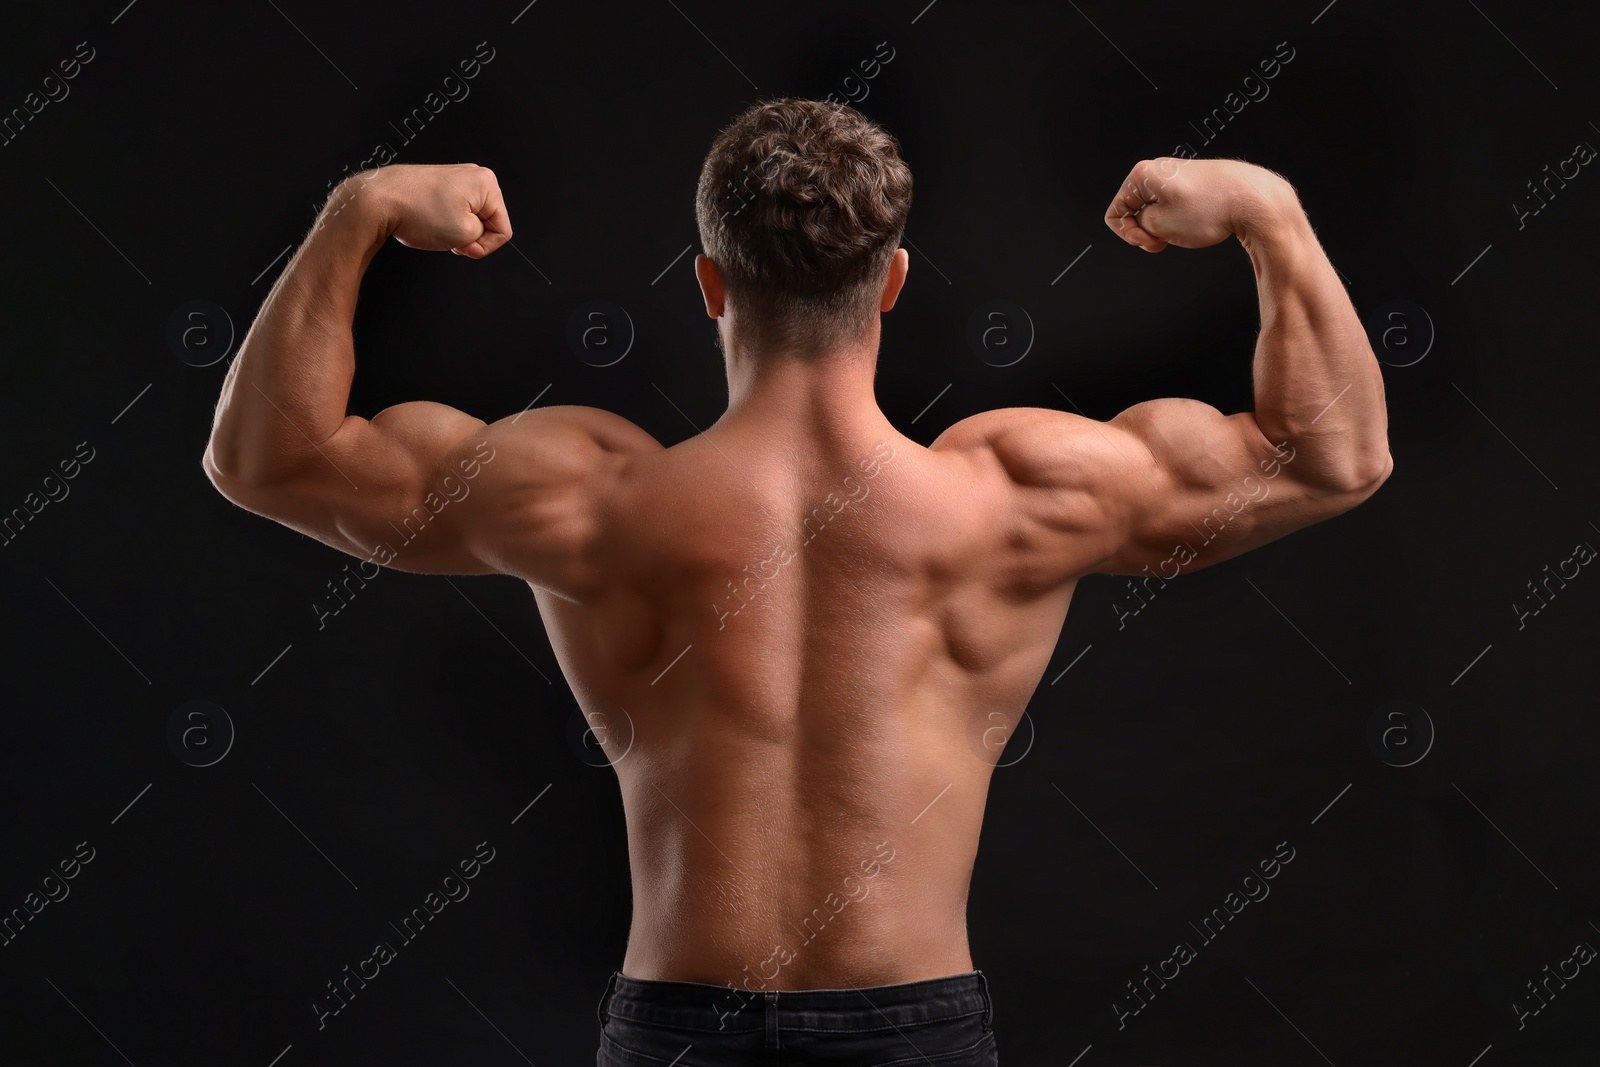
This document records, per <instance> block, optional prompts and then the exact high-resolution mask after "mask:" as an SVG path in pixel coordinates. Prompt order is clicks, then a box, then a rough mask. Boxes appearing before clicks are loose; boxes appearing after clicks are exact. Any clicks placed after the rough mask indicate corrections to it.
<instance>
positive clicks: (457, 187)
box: [202, 164, 661, 594]
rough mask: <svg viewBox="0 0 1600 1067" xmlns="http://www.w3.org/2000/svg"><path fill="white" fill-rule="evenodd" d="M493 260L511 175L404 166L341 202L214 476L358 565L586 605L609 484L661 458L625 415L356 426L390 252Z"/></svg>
mask: <svg viewBox="0 0 1600 1067" xmlns="http://www.w3.org/2000/svg"><path fill="white" fill-rule="evenodd" d="M391 236H392V237H395V238H396V239H398V240H399V241H400V242H401V243H402V244H406V245H408V246H410V247H413V248H421V249H427V250H434V251H443V250H446V249H449V250H451V251H455V252H457V253H458V254H461V255H466V256H468V257H470V258H474V259H480V258H482V257H483V256H485V255H488V254H489V253H490V252H493V251H494V250H495V249H496V248H498V247H499V246H500V245H501V244H504V243H505V241H507V240H509V239H510V236H511V226H510V222H509V219H508V218H507V215H506V210H505V205H504V203H503V201H502V199H501V195H500V190H499V187H498V185H497V184H496V182H495V180H494V175H493V174H492V173H490V172H489V171H488V170H486V169H484V168H482V167H476V166H473V165H471V164H464V165H460V166H442V167H434V166H397V167H388V168H382V169H380V170H378V171H368V172H364V173H363V174H360V175H356V176H354V177H352V178H350V179H347V180H346V181H345V182H343V183H341V185H340V186H339V187H338V188H336V189H335V191H334V194H333V195H332V196H330V198H329V200H328V204H327V206H325V207H324V208H323V211H322V212H321V214H320V215H319V216H318V218H317V222H316V225H315V226H314V228H313V230H312V232H311V234H310V235H309V236H308V237H307V238H306V240H305V241H304V242H303V243H302V244H301V246H300V248H299V249H298V250H297V251H296V252H295V254H294V256H293V257H292V258H291V259H290V261H289V264H288V266H287V267H286V268H285V269H284V272H283V274H282V275H281V276H280V277H279V279H278V281H277V283H276V284H275V285H274V286H273V289H272V291H271V293H270V294H268V297H267V299H266V302H265V303H264V304H263V305H262V308H261V311H260V313H259V314H258V315H257V317H256V320H255V322H254V324H253V325H252V326H251V328H250V332H249V334H248V335H247V336H246V338H245V341H244V343H243V345H242V346H241V347H240V350H239V353H238V355H237V356H236V357H235V358H234V361H233V364H232V366H231V367H230V368H229V370H228V375H227V379H226V381H225V382H224V385H223V389H222V397H221V400H220V401H219V403H218V405H217V411H216V418H215V422H214V424H213V428H212V434H211V440H210V442H209V444H208V446H207V448H206V452H205V456H204V458H203V461H202V462H203V466H204V467H205V470H206V473H207V475H208V476H209V477H210V479H211V481H212V483H213V484H214V485H215V486H216V487H217V489H218V490H219V491H220V492H222V493H223V495H224V496H226V497H228V498H229V499H230V500H232V501H234V502H235V503H237V504H239V505H240V506H242V507H244V508H246V509H247V510H249V511H252V512H255V513H257V514H260V515H264V516H266V517H268V518H271V519H274V520H275V521H278V522H280V523H283V524H284V525H286V526H289V527H292V528H293V529H296V530H299V531H300V532H302V533H305V534H307V535H308V536H311V537H314V538H316V539H317V540H319V541H322V542H323V543H324V544H327V545H330V546H332V547H334V548H337V549H340V550H341V551H344V552H348V553H350V554H351V555H356V556H362V557H366V558H370V559H372V560H373V561H374V562H376V563H379V564H382V565H387V566H391V567H395V568H397V569H401V570H410V571H417V572H421V573H450V574H484V573H497V572H504V573H513V574H518V575H519V576H521V577H524V578H527V579H528V580H529V581H532V582H534V583H535V584H537V585H542V586H545V587H548V588H552V589H555V590H557V591H562V592H568V593H571V594H576V593H577V592H578V587H579V586H581V585H583V584H584V581H583V579H584V576H583V575H582V574H581V571H582V559H581V557H582V555H583V548H584V546H585V544H586V543H587V540H588V539H589V538H590V537H592V534H593V530H594V527H595V522H594V519H595V516H594V514H593V497H594V493H593V492H592V489H593V482H594V479H595V478H596V477H597V476H603V473H604V468H606V467H608V466H612V465H614V464H615V463H616V462H618V461H620V460H621V459H622V458H623V457H625V456H626V455H628V454H630V453H633V452H639V451H646V450H653V449H659V448H660V447H661V446H660V445H659V444H658V443H657V442H655V440H654V439H653V438H651V437H650V436H649V435H648V434H646V433H645V432H644V431H643V430H641V429H639V428H638V427H636V426H634V425H633V424H632V423H629V422H628V421H627V420H625V419H622V418H621V417H619V416H616V415H613V414H611V413H609V412H604V411H600V410H598V409H594V408H583V407H551V408H541V409H537V410H534V411H527V412H524V413H521V414H519V415H516V416H511V417H509V418H506V419H502V420H500V421H499V422H497V423H495V424H493V425H489V424H486V423H485V422H484V421H483V420H481V419H477V418H474V417H472V416H470V415H467V414H466V413H464V412H461V411H458V410H456V409H454V408H452V407H449V406H447V405H444V404H436V403H431V402H428V401H414V402H410V403H404V404H397V405H395V406H393V407H389V408H386V409H384V410H383V411H380V412H379V413H378V414H377V415H375V416H374V417H373V418H371V419H370V420H369V419H366V418H362V417H360V416H356V415H349V414H347V413H346V409H347V406H348V403H349V396H350V384H351V381H352V380H353V378H354V375H355V344H354V338H353V335H352V333H351V326H352V323H353V321H354V317H355V307H356V298H357V293H358V291H359V288H360V284H361V278H362V276H363V274H364V273H365V271H366V268H367V266H368V265H369V264H370V263H371V262H372V258H373V256H375V255H376V254H377V253H378V251H379V249H381V248H382V247H383V245H384V244H385V243H386V242H387V240H388V239H389V238H390V237H391Z"/></svg>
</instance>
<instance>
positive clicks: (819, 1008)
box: [595, 971, 999, 1067]
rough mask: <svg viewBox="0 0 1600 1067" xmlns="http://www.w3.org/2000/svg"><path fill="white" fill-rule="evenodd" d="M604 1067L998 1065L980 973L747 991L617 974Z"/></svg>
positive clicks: (598, 1060)
mask: <svg viewBox="0 0 1600 1067" xmlns="http://www.w3.org/2000/svg"><path fill="white" fill-rule="evenodd" d="M596 1014H597V1015H598V1017H599V1019H600V1051H599V1053H598V1054H596V1056H595V1064H596V1065H597V1067H734V1065H737V1067H776V1065H779V1064H782V1065H785V1067H788V1065H800V1064H840V1065H843V1064H849V1065H851V1067H899V1065H902V1064H903V1065H905V1067H912V1065H916V1064H927V1063H931V1064H937V1065H939V1067H998V1064H999V1059H998V1054H997V1052H996V1049H995V1037H994V1026H993V1023H994V1006H993V1004H992V1003H991V1002H990V1000H989V986H988V981H987V980H986V979H985V978H984V976H983V972H982V971H968V972H966V973H965V974H953V975H949V976H947V977H944V978H929V979H926V980H924V981H920V982H905V983H901V984H898V985H884V986H866V987H864V988H859V989H857V988H852V989H802V990H794V991H787V990H767V991H764V992H746V991H744V990H739V989H735V988H733V987H731V986H716V985H707V984H704V983H701V982H657V981H648V980H645V979H640V978H629V977H627V976H626V975H623V974H622V973H620V972H614V973H613V974H612V975H611V978H610V981H609V982H608V983H607V984H606V991H605V995H604V996H602V997H601V998H600V1006H599V1008H598V1010H597V1012H596Z"/></svg>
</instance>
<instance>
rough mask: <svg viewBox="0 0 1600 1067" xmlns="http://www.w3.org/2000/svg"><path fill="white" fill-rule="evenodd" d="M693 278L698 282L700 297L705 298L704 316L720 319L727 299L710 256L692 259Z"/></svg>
mask: <svg viewBox="0 0 1600 1067" xmlns="http://www.w3.org/2000/svg"><path fill="white" fill-rule="evenodd" d="M694 276H695V277H696V278H698V279H699V280H700V295H701V296H703V297H705V298H706V314H707V315H709V316H711V317H712V318H714V319H719V318H721V317H722V308H723V305H724V303H725V302H726V299H727V297H726V296H725V294H724V293H723V291H722V275H720V274H718V273H717V265H716V264H715V263H713V262H711V257H710V256H704V255H701V256H695V257H694Z"/></svg>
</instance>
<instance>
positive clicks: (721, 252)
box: [695, 99, 911, 356]
mask: <svg viewBox="0 0 1600 1067" xmlns="http://www.w3.org/2000/svg"><path fill="white" fill-rule="evenodd" d="M910 208H911V170H910V168H908V167H907V166H906V164H905V162H904V161H903V160H901V158H900V145H899V142H898V141H896V140H895V139H894V138H893V137H892V136H890V135H889V133H887V132H886V131H885V130H884V129H883V128H882V127H880V126H879V125H877V124H876V123H874V122H872V121H871V120H870V119H868V118H867V117H866V116H865V115H863V114H861V112H859V111H857V110H856V109H855V108H852V107H848V106H846V105H843V104H831V103H823V102H821V101H816V100H797V99H783V100H774V101H770V102H768V103H763V104H757V105H756V106H754V107H752V108H751V109H750V110H748V111H746V112H745V113H744V114H742V115H740V116H739V117H738V118H737V119H735V120H734V121H733V122H732V124H730V125H729V126H728V127H727V128H725V129H724V130H723V131H722V132H721V133H719V134H718V135H717V138H716V140H715V141H714V142H713V143H712V146H711V151H710V153H709V154H708V155H707V156H706V161H705V165H704V166H703V167H702V168H701V171H700V185H699V189H698V191H697V194H696V197H695V214H696V217H697V218H698V220H699V223H700V242H701V244H702V245H703V246H704V248H705V256H704V257H701V258H700V259H698V260H697V261H696V264H695V269H696V273H697V274H698V275H699V277H700V284H701V288H702V290H703V291H704V292H705V296H706V307H707V311H709V312H710V313H711V314H713V315H719V314H721V313H724V312H725V313H727V314H728V316H729V317H730V318H731V319H732V320H734V322H733V325H735V326H736V327H737V329H738V331H739V334H740V336H741V337H742V338H744V339H745V340H746V341H747V342H748V344H749V347H750V348H751V350H752V351H756V352H784V353H788V354H793V355H797V356H819V355H822V354H825V353H827V352H830V351H834V350H837V349H839V348H840V347H844V346H849V345H852V344H854V343H858V342H860V341H861V340H863V339H865V337H866V336H867V335H868V334H869V333H870V332H871V330H872V328H873V326H874V324H875V321H876V316H877V314H878V312H879V311H887V310H888V309H889V307H890V306H892V305H893V303H894V298H895V296H896V295H897V294H898V291H899V283H900V281H901V280H903V278H904V273H905V259H906V257H905V256H904V254H903V253H901V254H898V255H897V252H898V250H899V247H900V237H901V235H902V233H903V232H904V230H905V222H906V213H907V212H908V211H909V210H910ZM891 266H893V267H894V268H895V270H894V271H893V272H891ZM891 274H892V275H893V276H892V277H891ZM718 339H719V343H720V341H721V332H720V330H719V334H718Z"/></svg>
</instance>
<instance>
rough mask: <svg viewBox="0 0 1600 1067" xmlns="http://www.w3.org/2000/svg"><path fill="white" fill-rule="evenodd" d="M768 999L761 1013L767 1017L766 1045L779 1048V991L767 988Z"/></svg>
mask: <svg viewBox="0 0 1600 1067" xmlns="http://www.w3.org/2000/svg"><path fill="white" fill-rule="evenodd" d="M766 1000H767V1003H766V1005H765V1008H764V1009H763V1011H762V1013H761V1014H762V1015H763V1017H764V1018H765V1022H766V1030H767V1040H766V1044H765V1047H766V1048H778V1047H779V1045H778V991H777V990H776V989H769V990H767V991H766Z"/></svg>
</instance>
